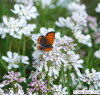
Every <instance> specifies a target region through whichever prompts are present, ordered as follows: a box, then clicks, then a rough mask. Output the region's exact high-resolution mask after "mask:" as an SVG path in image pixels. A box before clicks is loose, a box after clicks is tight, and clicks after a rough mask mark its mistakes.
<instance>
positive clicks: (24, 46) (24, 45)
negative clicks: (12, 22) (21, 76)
mask: <svg viewBox="0 0 100 95" xmlns="http://www.w3.org/2000/svg"><path fill="white" fill-rule="evenodd" d="M25 48H26V39H25V38H24V41H23V55H25Z"/></svg>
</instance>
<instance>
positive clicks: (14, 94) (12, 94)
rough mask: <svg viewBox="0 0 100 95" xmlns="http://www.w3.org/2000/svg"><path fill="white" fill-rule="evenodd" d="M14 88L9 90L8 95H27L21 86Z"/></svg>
mask: <svg viewBox="0 0 100 95" xmlns="http://www.w3.org/2000/svg"><path fill="white" fill-rule="evenodd" d="M14 88H15V89H16V91H14ZM14 88H9V92H8V95H26V94H25V93H24V91H23V89H22V86H20V85H19V84H17V83H16V84H14Z"/></svg>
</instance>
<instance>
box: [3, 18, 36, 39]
mask: <svg viewBox="0 0 100 95" xmlns="http://www.w3.org/2000/svg"><path fill="white" fill-rule="evenodd" d="M3 21H4V25H5V29H7V30H8V33H9V34H10V35H11V36H12V37H14V38H17V39H21V38H22V35H23V34H24V35H26V36H31V33H32V32H33V31H34V29H35V28H36V25H35V24H27V22H26V20H25V19H15V18H13V17H10V18H9V19H8V20H7V17H5V16H4V17H3Z"/></svg>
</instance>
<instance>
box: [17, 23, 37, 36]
mask: <svg viewBox="0 0 100 95" xmlns="http://www.w3.org/2000/svg"><path fill="white" fill-rule="evenodd" d="M35 28H36V25H35V24H28V25H26V26H25V27H23V28H22V29H21V30H19V31H18V32H17V33H18V34H20V35H22V34H24V35H26V36H31V33H32V32H33V31H34V29H35Z"/></svg>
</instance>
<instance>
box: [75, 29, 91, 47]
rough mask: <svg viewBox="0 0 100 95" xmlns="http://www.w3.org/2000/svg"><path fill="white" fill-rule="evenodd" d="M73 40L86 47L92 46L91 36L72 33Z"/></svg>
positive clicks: (78, 32) (79, 32)
mask: <svg viewBox="0 0 100 95" xmlns="http://www.w3.org/2000/svg"><path fill="white" fill-rule="evenodd" d="M74 36H75V38H76V39H77V40H78V41H79V42H80V43H82V44H85V45H87V46H88V47H91V46H92V42H91V36H90V35H89V34H87V35H84V34H82V32H81V31H76V32H74Z"/></svg>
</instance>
